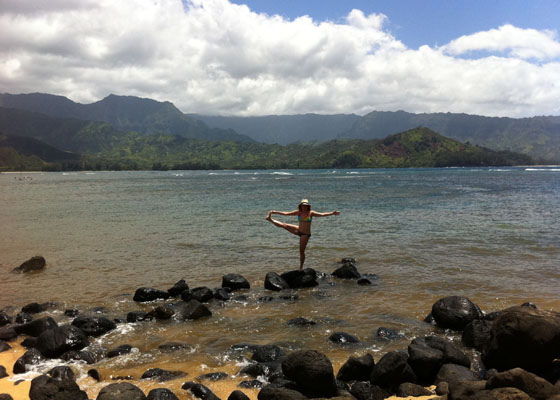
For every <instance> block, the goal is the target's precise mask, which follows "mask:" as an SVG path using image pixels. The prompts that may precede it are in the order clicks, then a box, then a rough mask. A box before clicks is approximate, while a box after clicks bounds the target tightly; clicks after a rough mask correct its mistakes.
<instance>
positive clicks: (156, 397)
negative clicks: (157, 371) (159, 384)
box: [146, 388, 179, 400]
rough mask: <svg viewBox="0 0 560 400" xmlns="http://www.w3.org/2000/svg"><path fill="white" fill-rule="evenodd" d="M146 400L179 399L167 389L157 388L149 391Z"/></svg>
mask: <svg viewBox="0 0 560 400" xmlns="http://www.w3.org/2000/svg"><path fill="white" fill-rule="evenodd" d="M146 400H179V398H178V397H177V396H176V395H175V393H173V392H172V391H171V390H169V389H165V388H157V389H152V390H150V392H149V393H148V397H147V398H146Z"/></svg>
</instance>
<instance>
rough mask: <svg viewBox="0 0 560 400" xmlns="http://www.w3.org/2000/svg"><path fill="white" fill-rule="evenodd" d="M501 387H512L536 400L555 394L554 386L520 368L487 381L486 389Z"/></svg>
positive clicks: (501, 373) (543, 399)
mask: <svg viewBox="0 0 560 400" xmlns="http://www.w3.org/2000/svg"><path fill="white" fill-rule="evenodd" d="M503 387H514V388H517V389H519V390H522V391H523V392H525V393H527V394H528V395H529V396H531V397H532V398H534V399H536V400H545V399H548V398H549V397H552V396H553V395H554V394H556V393H560V392H557V391H556V390H555V389H554V386H553V385H552V384H551V383H550V382H548V381H547V380H545V379H543V378H541V377H539V376H537V375H534V374H532V373H530V372H527V371H525V370H523V369H521V368H514V369H510V370H509V371H505V372H500V373H497V374H496V375H494V376H493V377H492V378H490V379H488V381H487V382H486V389H497V388H503Z"/></svg>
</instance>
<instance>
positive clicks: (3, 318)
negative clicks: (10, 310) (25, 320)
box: [0, 311, 12, 326]
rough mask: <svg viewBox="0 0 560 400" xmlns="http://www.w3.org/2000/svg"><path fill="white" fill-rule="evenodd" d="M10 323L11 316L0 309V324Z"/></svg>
mask: <svg viewBox="0 0 560 400" xmlns="http://www.w3.org/2000/svg"><path fill="white" fill-rule="evenodd" d="M11 323H12V318H11V317H10V316H9V315H8V314H7V313H5V312H4V311H0V326H4V325H8V324H11Z"/></svg>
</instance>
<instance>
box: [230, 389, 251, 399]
mask: <svg viewBox="0 0 560 400" xmlns="http://www.w3.org/2000/svg"><path fill="white" fill-rule="evenodd" d="M227 400H249V396H247V395H246V394H245V393H243V392H242V391H241V390H234V391H233V392H231V394H230V395H229V397H228V398H227Z"/></svg>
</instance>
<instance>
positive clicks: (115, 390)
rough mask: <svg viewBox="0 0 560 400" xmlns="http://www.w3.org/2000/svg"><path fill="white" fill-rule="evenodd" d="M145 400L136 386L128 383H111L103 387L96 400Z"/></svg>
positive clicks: (142, 393)
mask: <svg viewBox="0 0 560 400" xmlns="http://www.w3.org/2000/svg"><path fill="white" fill-rule="evenodd" d="M116 399H118V400H146V396H145V395H144V392H142V390H140V388H138V387H137V386H135V385H133V384H132V383H128V382H121V383H111V384H109V385H107V386H105V387H104V388H103V389H101V391H100V392H99V394H98V395H97V398H96V400H116Z"/></svg>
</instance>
